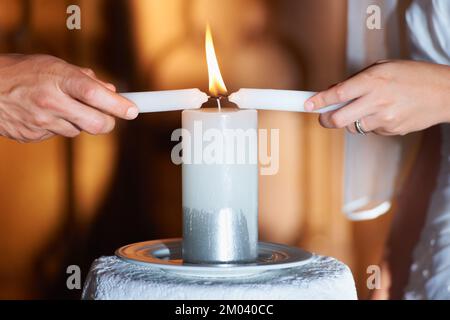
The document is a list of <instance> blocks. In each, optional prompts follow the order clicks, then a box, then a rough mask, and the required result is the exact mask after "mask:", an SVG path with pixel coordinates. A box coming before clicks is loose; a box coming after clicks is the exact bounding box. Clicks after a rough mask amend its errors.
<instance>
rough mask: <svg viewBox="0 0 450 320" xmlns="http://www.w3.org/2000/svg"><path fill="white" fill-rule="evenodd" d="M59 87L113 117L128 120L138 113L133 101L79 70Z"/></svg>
mask: <svg viewBox="0 0 450 320" xmlns="http://www.w3.org/2000/svg"><path fill="white" fill-rule="evenodd" d="M61 89H62V90H63V91H64V92H65V93H66V94H68V95H70V96H71V97H72V98H74V99H77V100H79V101H81V102H83V103H85V104H87V105H89V106H91V107H94V108H96V109H98V110H100V111H102V112H105V113H108V114H110V115H112V116H115V117H119V118H122V119H128V120H130V119H134V118H136V117H137V115H138V113H139V111H138V109H137V107H136V105H134V103H133V102H131V101H130V100H128V99H126V98H124V97H122V96H121V95H119V94H117V93H115V92H113V91H111V90H109V89H107V88H105V87H104V86H103V85H102V84H100V83H99V82H98V81H96V80H94V79H92V78H91V77H89V76H87V75H85V74H84V73H82V72H81V71H80V72H78V75H77V76H74V77H70V78H69V79H67V80H66V81H64V82H63V84H62V88H61Z"/></svg>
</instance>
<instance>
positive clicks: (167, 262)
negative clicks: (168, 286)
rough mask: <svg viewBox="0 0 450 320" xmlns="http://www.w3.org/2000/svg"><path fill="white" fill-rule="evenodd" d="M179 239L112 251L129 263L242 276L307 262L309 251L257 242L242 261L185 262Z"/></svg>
mask: <svg viewBox="0 0 450 320" xmlns="http://www.w3.org/2000/svg"><path fill="white" fill-rule="evenodd" d="M182 247H183V240H182V239H166V240H154V241H145V242H139V243H134V244H130V245H127V246H124V247H122V248H119V249H117V250H116V255H117V256H118V257H119V258H121V259H123V260H125V261H127V262H130V263H134V264H138V265H142V266H151V267H156V268H159V269H161V270H163V271H167V272H173V273H177V274H181V275H188V276H198V277H219V278H222V277H243V276H249V275H254V274H258V273H261V272H264V271H268V270H280V269H285V268H293V267H298V266H301V265H304V264H306V263H308V262H309V261H310V260H311V259H312V258H313V254H311V253H309V252H307V251H304V250H302V249H299V248H295V247H290V246H285V245H281V244H275V243H268V242H259V243H258V258H257V260H256V261H255V262H253V263H243V264H218V265H212V264H188V263H184V262H183V258H182Z"/></svg>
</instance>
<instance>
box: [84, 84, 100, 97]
mask: <svg viewBox="0 0 450 320" xmlns="http://www.w3.org/2000/svg"><path fill="white" fill-rule="evenodd" d="M96 94H97V90H96V88H95V86H93V85H91V84H88V85H84V86H82V87H81V95H82V97H83V98H84V99H86V101H92V100H94V99H95V96H96Z"/></svg>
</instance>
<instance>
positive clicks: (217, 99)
mask: <svg viewBox="0 0 450 320" xmlns="http://www.w3.org/2000/svg"><path fill="white" fill-rule="evenodd" d="M216 101H217V107H218V108H219V111H221V109H222V105H221V104H220V97H219V98H216Z"/></svg>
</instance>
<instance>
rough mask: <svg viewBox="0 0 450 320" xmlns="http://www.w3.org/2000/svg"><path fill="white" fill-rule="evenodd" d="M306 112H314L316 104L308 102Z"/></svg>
mask: <svg viewBox="0 0 450 320" xmlns="http://www.w3.org/2000/svg"><path fill="white" fill-rule="evenodd" d="M305 110H306V111H313V110H314V102H312V101H308V102H306V103H305Z"/></svg>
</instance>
